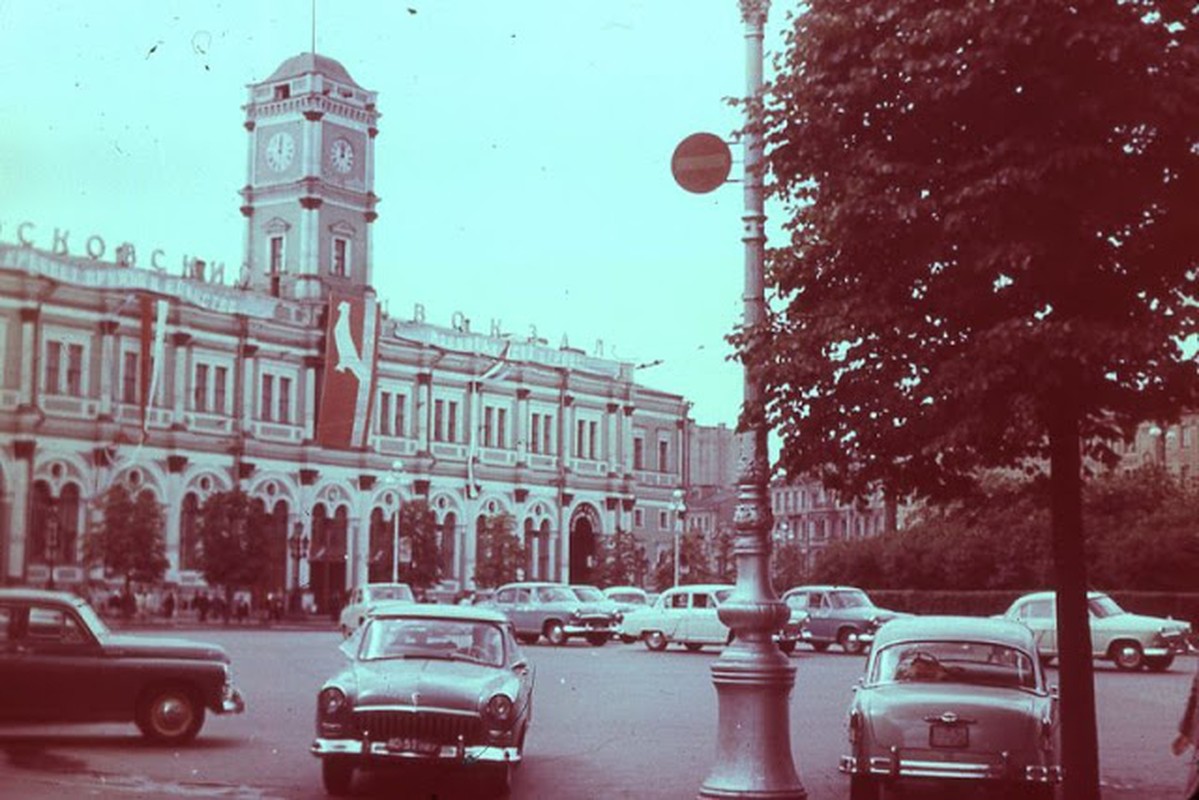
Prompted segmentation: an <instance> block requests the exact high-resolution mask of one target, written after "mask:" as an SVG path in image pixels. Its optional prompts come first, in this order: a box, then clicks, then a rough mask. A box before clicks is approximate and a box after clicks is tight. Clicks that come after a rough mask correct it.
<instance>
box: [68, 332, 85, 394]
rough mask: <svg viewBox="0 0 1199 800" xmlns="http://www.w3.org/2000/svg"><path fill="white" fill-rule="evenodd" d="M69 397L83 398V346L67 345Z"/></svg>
mask: <svg viewBox="0 0 1199 800" xmlns="http://www.w3.org/2000/svg"><path fill="white" fill-rule="evenodd" d="M66 393H67V394H69V395H70V396H71V397H82V396H83V345H81V344H69V345H67V389H66Z"/></svg>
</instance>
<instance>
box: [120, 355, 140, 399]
mask: <svg viewBox="0 0 1199 800" xmlns="http://www.w3.org/2000/svg"><path fill="white" fill-rule="evenodd" d="M138 361H139V358H138V354H137V353H133V352H126V353H125V359H124V362H125V363H124V372H122V373H121V402H123V403H129V404H134V403H137V402H139V401H138V397H137V362H138Z"/></svg>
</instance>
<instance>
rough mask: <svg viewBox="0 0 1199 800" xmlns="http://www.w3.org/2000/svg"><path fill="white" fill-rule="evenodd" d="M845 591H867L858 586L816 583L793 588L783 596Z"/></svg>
mask: <svg viewBox="0 0 1199 800" xmlns="http://www.w3.org/2000/svg"><path fill="white" fill-rule="evenodd" d="M844 591H851V592H864V591H866V590H865V589H862V588H859V587H857V586H845V585H843V584H837V583H821V584H816V583H814V584H811V585H808V586H796V587H793V588H791V589H788V590H787V591H785V592H783V594H791V593H792V592H844Z"/></svg>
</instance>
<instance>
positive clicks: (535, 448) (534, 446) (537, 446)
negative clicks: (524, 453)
mask: <svg viewBox="0 0 1199 800" xmlns="http://www.w3.org/2000/svg"><path fill="white" fill-rule="evenodd" d="M529 429H530V430H529V434H530V436H529V452H531V453H540V452H541V415H540V414H533V424H532V425H530V426H529Z"/></svg>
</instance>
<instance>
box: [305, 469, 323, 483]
mask: <svg viewBox="0 0 1199 800" xmlns="http://www.w3.org/2000/svg"><path fill="white" fill-rule="evenodd" d="M320 474H321V473H320V471H319V470H315V469H301V470H300V485H301V486H311V485H313V484H314V483H316V479H317V478H319V477H320Z"/></svg>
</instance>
